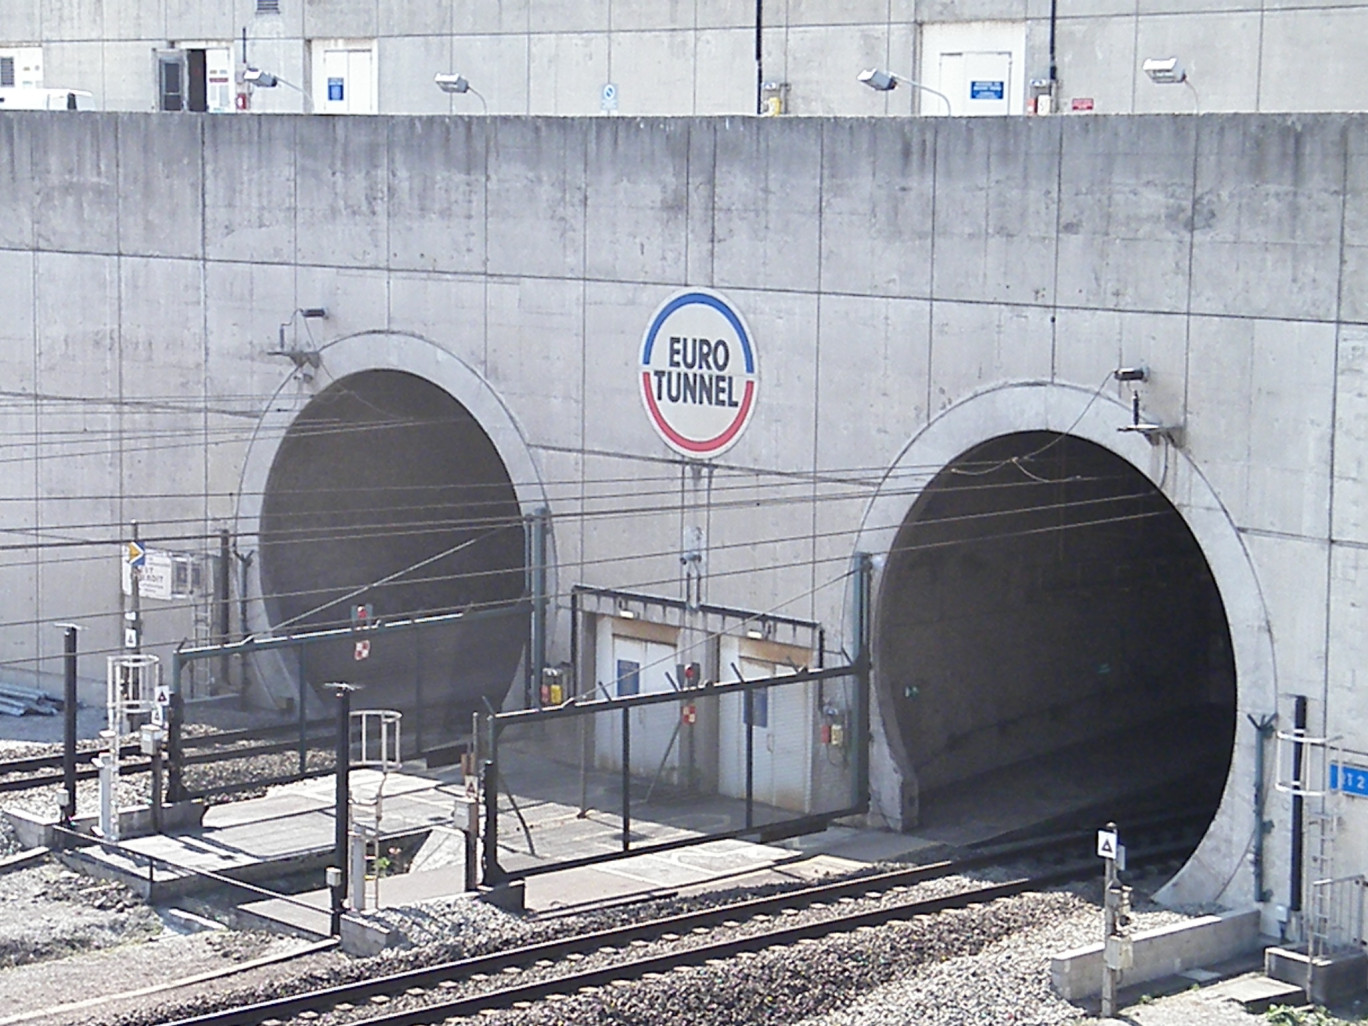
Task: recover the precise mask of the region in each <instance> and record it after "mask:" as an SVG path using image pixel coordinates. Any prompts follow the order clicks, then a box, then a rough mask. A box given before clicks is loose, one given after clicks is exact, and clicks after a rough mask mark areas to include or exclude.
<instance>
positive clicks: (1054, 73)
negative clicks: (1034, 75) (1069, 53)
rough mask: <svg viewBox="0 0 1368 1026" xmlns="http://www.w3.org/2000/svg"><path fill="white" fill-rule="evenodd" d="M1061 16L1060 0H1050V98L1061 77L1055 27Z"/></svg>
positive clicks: (1052, 96) (1052, 97)
mask: <svg viewBox="0 0 1368 1026" xmlns="http://www.w3.org/2000/svg"><path fill="white" fill-rule="evenodd" d="M1058 18H1059V0H1050V98H1051V99H1054V84H1055V82H1056V81H1057V80H1058V78H1059V66H1058V65H1057V64H1056V63H1055V27H1056V22H1057V21H1058Z"/></svg>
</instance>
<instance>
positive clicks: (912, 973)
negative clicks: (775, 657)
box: [0, 746, 1260, 1026]
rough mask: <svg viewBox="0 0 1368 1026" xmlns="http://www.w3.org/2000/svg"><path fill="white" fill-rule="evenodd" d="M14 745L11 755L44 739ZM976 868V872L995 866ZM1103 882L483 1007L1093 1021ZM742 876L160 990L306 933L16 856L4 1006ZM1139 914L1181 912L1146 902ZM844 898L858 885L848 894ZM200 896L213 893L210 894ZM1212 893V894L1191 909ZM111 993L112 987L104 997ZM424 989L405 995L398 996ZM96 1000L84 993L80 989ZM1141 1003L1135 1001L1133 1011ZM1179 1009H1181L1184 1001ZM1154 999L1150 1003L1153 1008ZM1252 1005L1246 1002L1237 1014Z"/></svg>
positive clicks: (427, 945)
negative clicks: (1059, 968) (229, 921)
mask: <svg viewBox="0 0 1368 1026" xmlns="http://www.w3.org/2000/svg"><path fill="white" fill-rule="evenodd" d="M23 747H24V750H23V751H17V750H16V751H8V752H7V749H6V747H5V746H0V758H5V757H14V756H16V755H19V754H32V753H33V751H34V749H33V747H32V746H23ZM121 787H125V788H126V793H125V794H124V795H123V796H122V797H121V800H122V801H126V802H129V803H132V802H137V801H141V800H144V799H145V794H143V793H142V792H143V791H144V790H145V787H146V785H145V783H144V782H141V781H139V780H138V779H137V778H132V779H130V780H128V781H125V782H122V783H121ZM95 794H96V791H95V785H94V783H93V782H83V783H82V784H81V785H80V795H79V802H80V810H81V811H82V812H85V811H87V810H88V811H91V812H93V811H94V805H95ZM60 797H61V793H60V789H58V788H44V789H41V790H39V791H33V792H20V793H16V794H10V795H3V796H0V808H13V807H17V806H19V807H24V808H26V809H28V810H29V811H32V812H35V813H37V814H40V815H46V814H50V811H51V809H52V808H54V807H55V805H56V802H57V801H59V800H60ZM16 849H17V842H16V840H15V839H14V837H13V834H12V832H10V831H8V830H7V829H6V828H5V827H3V826H0V853H7V852H11V851H14V850H16ZM980 882H982V881H981V880H979V881H972V883H980ZM970 883H971V881H967V880H965V879H964V878H955V877H949V878H945V879H943V880H937V881H930V882H928V883H924V884H921V885H918V887H917V888H916V889H915V891H913V892H911V893H910V894H909V892H903V893H894V892H889V893H886V894H884V895H882V896H879V897H877V898H869V899H860V900H861V901H862V902H866V903H868V904H870V905H876V904H887V903H890V902H893V901H902V900H907V899H908V898H909V897H911V896H915V897H917V898H923V897H933V896H936V895H939V894H944V893H948V892H949V891H950V890H954V889H961V888H963V887H964V886H967V885H969V884H970ZM1097 891H1098V888H1097V886H1096V885H1095V884H1094V885H1091V886H1088V887H1080V888H1075V889H1072V890H1063V889H1061V890H1058V891H1050V892H1035V893H1028V894H1023V895H1019V896H1017V897H1013V898H1004V899H1000V900H998V901H995V902H993V903H991V904H989V905H985V906H978V907H972V908H969V909H965V910H961V911H956V912H951V913H947V914H944V915H942V916H937V917H932V918H925V919H919V920H912V921H908V922H899V923H892V924H889V925H886V926H880V927H868V928H861V929H859V930H856V931H854V932H849V933H835V934H829V935H827V936H825V937H823V938H821V939H818V940H813V941H806V942H802V943H799V944H795V945H791V946H787V947H783V948H776V949H769V950H765V951H761V952H759V953H756V954H752V955H748V956H744V957H742V958H739V959H735V960H730V961H728V962H725V963H717V964H708V965H702V966H696V967H685V968H681V969H677V970H674V971H673V972H670V973H668V974H665V975H662V976H658V977H655V978H648V979H644V980H640V981H622V982H620V983H619V984H616V985H613V986H609V987H603V988H598V989H596V990H594V991H592V992H589V993H586V994H575V995H571V996H568V997H565V998H561V999H557V1000H552V1001H545V1002H538V1003H536V1004H534V1005H532V1006H530V1007H527V1008H518V1009H512V1010H508V1011H488V1012H486V1013H484V1014H483V1015H482V1016H480V1019H479V1021H481V1022H483V1023H490V1024H501V1023H507V1024H509V1026H513V1024H517V1026H539V1024H547V1026H549V1024H562V1023H584V1024H588V1026H607V1024H613V1026H628V1024H641V1026H674V1024H680V1026H684V1024H688V1026H699V1024H708V1026H711V1024H718V1026H729V1024H738V1026H739V1024H753V1023H755V1024H770V1023H773V1024H778V1023H795V1024H796V1023H801V1024H802V1026H855V1024H857V1023H858V1024H860V1026H891V1024H908V1026H911V1024H917V1026H926V1024H938V1023H946V1024H953V1026H960V1024H965V1026H979V1024H983V1026H990V1024H993V1026H996V1024H1004V1023H1011V1024H1021V1023H1030V1024H1038V1026H1058V1024H1077V1023H1083V1022H1087V1021H1091V1020H1087V1019H1086V1018H1085V1016H1084V1013H1083V1010H1081V1009H1080V1008H1078V1007H1076V1006H1074V1005H1071V1004H1069V1003H1067V1002H1065V1001H1063V1000H1062V999H1060V998H1058V997H1057V996H1056V995H1054V994H1053V992H1052V991H1051V990H1050V986H1049V959H1050V956H1051V955H1052V954H1053V953H1055V952H1058V951H1061V950H1064V949H1067V948H1072V947H1077V946H1079V945H1082V944H1086V943H1089V942H1092V941H1095V940H1096V939H1097V938H1098V935H1099V931H1100V922H1101V912H1100V909H1099V908H1098V906H1097V904H1096V898H1097V896H1098V895H1097ZM749 893H754V892H751V891H747V889H746V888H744V887H737V888H733V889H732V890H730V891H719V892H716V893H714V894H711V895H705V896H695V897H691V898H689V899H687V900H684V899H676V900H671V901H658V902H655V903H647V904H642V905H636V906H627V907H623V908H617V909H613V910H607V911H600V912H598V913H593V914H583V915H577V916H564V917H558V918H555V919H548V920H545V921H537V920H536V919H533V918H523V917H518V916H513V915H509V914H507V913H504V912H501V911H499V910H498V909H495V908H492V907H490V906H488V905H485V904H483V903H479V902H474V901H471V900H469V899H465V898H453V899H448V900H443V901H438V902H430V903H425V904H423V905H419V906H415V907H412V908H407V909H387V910H384V911H383V912H382V913H380V914H379V916H378V918H379V919H381V920H382V921H383V922H384V923H385V924H386V925H388V926H389V927H391V928H393V929H394V930H396V931H398V932H399V933H400V934H401V935H402V936H403V938H404V945H403V946H402V947H400V948H399V949H392V950H389V951H386V952H384V953H383V954H381V955H379V956H376V957H374V958H370V959H355V958H351V957H349V956H346V955H344V954H342V953H340V952H335V951H334V952H326V953H318V954H311V955H307V956H304V957H300V958H295V959H292V960H289V961H282V962H277V963H275V964H271V965H266V966H259V967H254V968H250V969H247V970H243V971H241V972H237V973H234V974H232V975H225V976H222V977H220V978H215V979H208V980H200V981H197V982H196V983H195V984H194V985H193V986H192V987H185V988H173V989H159V990H155V989H154V990H153V991H152V992H151V993H141V994H137V995H135V996H128V997H122V998H120V997H117V995H121V994H125V995H126V994H130V993H132V992H136V991H145V990H147V989H148V987H149V985H151V984H159V985H165V984H170V983H173V982H174V981H176V980H179V979H185V978H189V977H195V976H200V975H202V974H206V973H213V972H215V971H218V970H223V969H228V968H231V967H233V966H235V965H239V964H241V963H244V962H247V961H249V960H253V959H258V958H261V957H262V956H269V955H273V954H284V953H288V952H291V951H297V950H299V949H300V947H301V946H302V942H300V941H298V940H294V939H286V938H278V937H270V936H266V935H257V934H244V933H236V932H232V931H220V932H215V933H206V934H198V935H194V936H189V937H182V936H179V935H176V934H174V933H172V932H170V931H169V930H167V929H166V928H165V927H164V926H163V925H162V921H161V919H160V918H159V917H158V915H157V914H156V912H155V911H153V910H151V909H148V908H146V907H144V906H143V905H142V904H141V903H140V902H139V901H138V900H137V899H136V898H135V897H134V896H133V895H131V893H129V892H127V891H126V890H124V889H123V888H122V887H120V886H119V885H114V884H108V883H102V882H97V881H93V880H88V879H87V878H85V877H82V876H79V875H78V874H76V873H73V872H71V871H69V870H67V869H65V868H63V867H61V866H60V865H58V864H56V863H55V862H54V861H51V860H49V861H47V862H43V863H39V864H37V865H34V866H30V867H27V868H22V869H14V870H11V871H9V872H7V873H0V967H3V968H0V993H3V994H6V995H22V997H20V998H18V999H14V1000H11V1001H10V1002H9V1003H8V1004H7V1005H5V1006H3V1007H0V1026H4V1024H5V1023H6V1021H7V1020H12V1019H13V1018H14V1017H15V1016H31V1015H32V1013H34V1012H37V1011H39V1010H41V1009H52V1008H54V1007H55V1006H58V1005H64V1004H67V1005H69V1004H72V1003H76V1007H70V1008H67V1009H65V1010H63V1011H61V1012H59V1013H55V1014H52V1015H46V1016H41V1017H38V1018H28V1019H26V1020H25V1021H26V1022H33V1023H38V1024H40V1026H57V1024H59V1023H61V1024H64V1026H74V1024H82V1026H86V1024H96V1023H98V1024H100V1026H151V1024H154V1023H165V1022H168V1021H171V1020H173V1019H176V1018H182V1017H185V1016H187V1015H191V1014H195V1013H198V1012H203V1011H207V1010H210V1009H213V1008H216V1007H221V1006H223V1005H226V1004H244V1003H248V1002H251V1001H259V1000H265V999H269V998H272V997H276V996H280V995H282V994H285V993H296V992H300V991H304V990H311V989H316V988H320V987H325V986H332V985H336V984H338V983H342V982H346V981H348V980H353V979H357V978H361V977H368V976H378V975H386V974H389V973H394V972H399V971H402V970H404V969H408V968H412V967H416V966H419V965H423V964H430V963H433V962H437V961H445V960H450V959H454V958H459V957H464V956H467V955H473V954H480V953H484V952H487V951H492V950H498V949H501V948H506V947H513V946H519V945H523V944H528V943H532V942H535V941H539V940H546V939H551V938H553V937H562V936H569V935H579V934H583V933H586V932H589V931H592V930H598V929H604V928H607V927H610V926H613V925H620V924H623V923H625V922H628V921H633V920H640V919H645V918H655V917H658V916H663V915H668V914H671V913H673V912H678V911H682V910H685V909H687V908H693V907H699V906H701V905H705V904H717V903H722V902H725V901H729V900H736V899H738V898H741V897H744V896H746V895H747V894H749ZM1137 905H1138V907H1139V908H1140V909H1141V911H1140V912H1139V914H1138V923H1137V927H1138V928H1141V929H1143V928H1147V927H1150V926H1156V925H1161V924H1164V923H1168V922H1174V921H1176V920H1180V919H1182V918H1183V916H1181V915H1179V914H1177V913H1174V912H1170V911H1162V910H1156V909H1153V908H1152V907H1148V908H1147V907H1146V906H1144V905H1143V904H1141V903H1139V902H1137ZM838 907H839V908H841V909H844V908H846V907H847V903H841V904H840V905H839V906H838ZM197 910H198V911H201V912H203V911H206V910H204V909H197ZM1193 911H1204V910H1193ZM835 913H836V907H833V908H827V909H820V908H819V909H810V910H804V911H801V912H797V913H795V914H793V915H791V916H785V917H784V921H785V925H789V924H793V925H797V924H798V923H800V922H803V921H805V920H807V919H809V918H810V917H817V916H822V917H830V916H832V915H834V914H835ZM763 928H764V924H763V923H762V922H753V923H740V924H736V925H733V926H727V927H723V928H719V929H718V930H717V931H715V932H714V934H713V936H716V937H721V936H724V935H727V934H728V933H731V934H738V935H744V934H746V933H749V932H755V931H758V930H761V929H763ZM708 939H710V938H709V935H707V934H700V935H686V936H685V937H684V938H681V939H680V940H679V941H677V942H671V941H661V942H652V943H651V944H646V945H638V946H636V947H634V948H633V953H634V954H635V953H637V952H638V951H640V952H642V953H646V952H648V951H651V950H653V949H656V948H659V949H660V950H663V948H664V946H665V945H667V944H669V943H683V944H694V945H696V944H700V943H703V942H704V941H706V940H708ZM624 957H625V956H624V955H623V954H622V953H621V952H619V951H617V950H612V949H609V950H604V951H599V952H591V953H587V954H585V955H584V956H583V957H581V958H579V959H576V960H574V964H575V966H576V967H583V968H591V967H594V966H597V965H605V966H611V965H616V964H620V963H621V961H622V959H623V958H624ZM563 971H565V970H564V967H549V966H542V967H535V968H532V969H530V970H527V971H526V972H525V973H521V974H517V975H516V977H514V976H510V977H509V979H513V978H517V979H526V978H533V977H535V976H537V975H539V974H540V975H545V974H548V973H550V974H559V973H561V972H563ZM499 983H500V980H498V979H495V980H490V981H485V982H482V983H473V984H463V985H461V986H460V987H458V988H453V989H452V990H451V991H449V992H448V993H449V996H456V995H459V994H461V993H467V992H470V991H471V989H472V988H475V987H481V988H485V989H488V988H491V987H495V986H498V985H499ZM100 999H103V1000H100ZM413 1000H414V999H413V998H411V997H407V996H404V995H398V996H396V997H394V998H393V999H391V1001H390V1002H389V1003H388V1004H389V1007H403V1006H404V1005H405V1003H411V1002H412V1001H413ZM82 1001H87V1002H93V1003H90V1004H86V1005H80V1002H82ZM1180 1003H1181V1007H1182V1008H1183V1011H1182V1012H1181V1015H1183V1016H1186V1018H1172V1019H1165V1018H1163V1016H1164V1014H1165V1011H1164V1010H1165V1009H1166V1008H1168V1007H1173V1008H1175V1009H1177V1008H1179V1007H1180ZM1135 1012H1136V1018H1135V1020H1134V1021H1135V1022H1137V1023H1142V1024H1143V1026H1179V1024H1182V1026H1236V1024H1246V1023H1247V1024H1250V1026H1252V1024H1253V1023H1256V1022H1259V1021H1260V1020H1259V1019H1258V1018H1256V1017H1253V1016H1248V1015H1245V1014H1244V1013H1241V1012H1238V1011H1237V1010H1235V1009H1234V1008H1233V1007H1232V1006H1217V1005H1214V1004H1212V1005H1210V1007H1204V1006H1203V1005H1202V1004H1201V1003H1200V1002H1197V1000H1196V998H1194V997H1193V996H1190V995H1183V996H1180V997H1177V998H1172V999H1165V1000H1163V1001H1157V1002H1154V1003H1153V1004H1147V1005H1145V1006H1144V1008H1143V1009H1138V1008H1137V1009H1136V1010H1135ZM372 1014H374V1007H373V1006H371V1007H363V1008H358V1009H356V1010H354V1011H353V1012H351V1013H350V1014H344V1013H324V1014H322V1015H320V1016H317V1017H315V1018H313V1019H311V1022H312V1023H314V1024H315V1026H341V1024H343V1023H345V1022H347V1021H349V1020H351V1021H354V1020H356V1019H359V1018H366V1017H368V1016H370V1015H372ZM1128 1014H1129V1012H1128ZM1175 1014H1179V1013H1175ZM1142 1015H1143V1017H1142ZM1232 1015H1233V1016H1236V1017H1237V1018H1231V1016H1232Z"/></svg>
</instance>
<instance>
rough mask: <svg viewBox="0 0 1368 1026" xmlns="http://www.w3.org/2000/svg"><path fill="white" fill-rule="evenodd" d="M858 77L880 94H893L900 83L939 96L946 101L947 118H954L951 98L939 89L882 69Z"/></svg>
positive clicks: (868, 71)
mask: <svg viewBox="0 0 1368 1026" xmlns="http://www.w3.org/2000/svg"><path fill="white" fill-rule="evenodd" d="M858 77H859V80H860V81H861V82H863V83H864V84H865V85H867V86H869V88H870V89H873V90H875V91H876V92H880V93H888V92H892V91H893V90H894V89H895V88H897V85H898V83H899V82H901V83H902V84H903V85H909V86H911V87H912V88H914V89H921V90H924V91H925V92H928V93H931V94H932V95H933V96H939V97H940V98H941V99H942V100H944V101H945V113H946V115H947V116H952V115H953V114H954V111H953V110H952V109H951V107H950V97H948V96H946V95H945V94H944V93H943V92H941V91H940V90H939V89H932V88H931V87H930V86H929V85H922V84H921V83H920V82H915V81H913V80H912V79H910V78H908V77H907V76H906V75H895V74H894V73H893V72H891V71H884V70H883V69H882V68H870V69H868V70H867V71H862V72H860V74H859V76H858Z"/></svg>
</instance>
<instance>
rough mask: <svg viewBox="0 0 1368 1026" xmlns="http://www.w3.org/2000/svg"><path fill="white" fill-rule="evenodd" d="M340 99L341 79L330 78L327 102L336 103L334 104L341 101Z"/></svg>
mask: <svg viewBox="0 0 1368 1026" xmlns="http://www.w3.org/2000/svg"><path fill="white" fill-rule="evenodd" d="M341 99H342V79H340V78H330V79H328V100H329V101H330V102H332V103H336V102H338V101H339V100H341Z"/></svg>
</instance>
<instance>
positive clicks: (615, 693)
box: [594, 635, 680, 783]
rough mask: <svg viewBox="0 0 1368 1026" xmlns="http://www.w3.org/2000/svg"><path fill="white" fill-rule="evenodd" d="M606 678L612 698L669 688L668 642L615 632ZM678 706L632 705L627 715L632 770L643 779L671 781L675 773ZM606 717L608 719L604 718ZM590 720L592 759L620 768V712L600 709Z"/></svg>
mask: <svg viewBox="0 0 1368 1026" xmlns="http://www.w3.org/2000/svg"><path fill="white" fill-rule="evenodd" d="M607 669H608V674H607V676H609V677H610V680H608V681H605V682H604V686H605V688H606V690H607V692H608V694H609V695H610V696H611V697H613V698H622V697H626V696H629V695H649V694H658V693H661V692H667V691H673V690H674V688H672V687H671V686H670V680H669V675H673V674H674V672H675V650H674V647H673V646H672V645H665V644H662V643H660V642H657V641H642V640H640V639H638V638H623V637H618V636H616V635H615V636H614V637H613V641H612V655H611V657H610V661H609V664H608V667H607ZM679 715H680V706H679V704H678V703H676V702H662V703H661V704H659V705H647V706H642V707H639V708H636V709H633V710H631V711H630V712H629V713H628V714H627V716H628V719H629V721H630V728H629V729H630V734H631V738H630V740H631V753H630V763H631V773H632V776H634V777H636V778H638V779H640V780H644V781H646V782H647V783H649V782H651V781H653V780H654V779H655V777H656V774H657V773H659V774H660V779H661V781H662V782H664V783H675V782H676V781H677V779H678V776H679V747H680V746H679V738H678V735H677V732H676V730H675V727H676V724H678V722H679ZM603 720H607V721H608V722H602V721H603ZM600 721H601V722H599V723H596V724H595V725H594V728H595V729H594V737H595V747H596V749H597V751H596V752H595V760H594V761H595V764H596V765H597V766H598V767H599V768H600V769H607V770H620V769H622V715H621V713H616V712H615V713H610V714H600Z"/></svg>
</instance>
